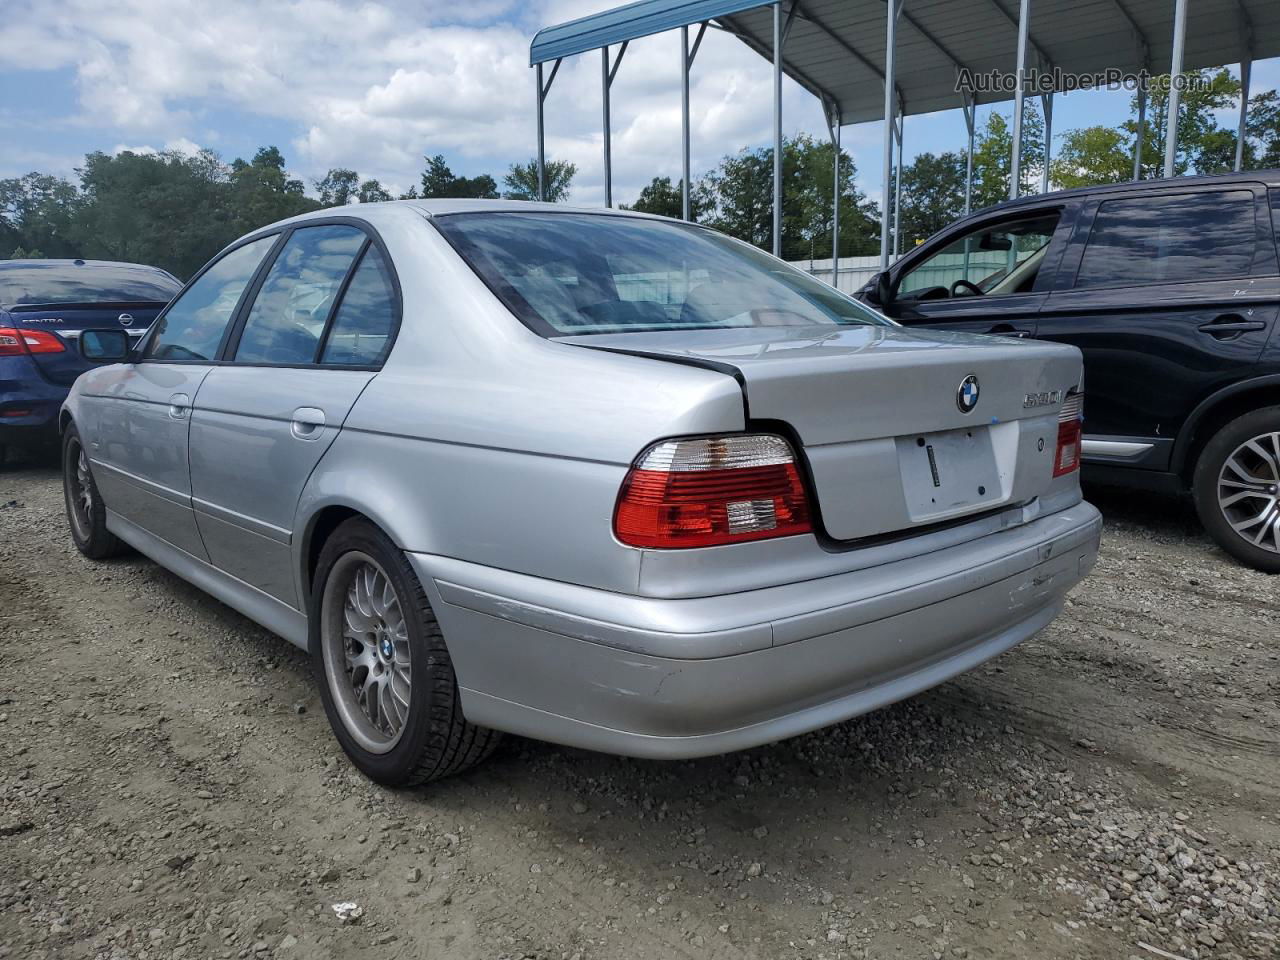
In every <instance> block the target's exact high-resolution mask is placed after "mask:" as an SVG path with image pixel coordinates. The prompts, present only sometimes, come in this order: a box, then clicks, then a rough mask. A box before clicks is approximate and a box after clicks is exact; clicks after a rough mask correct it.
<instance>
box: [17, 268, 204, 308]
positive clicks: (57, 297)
mask: <svg viewBox="0 0 1280 960" xmlns="http://www.w3.org/2000/svg"><path fill="white" fill-rule="evenodd" d="M179 289H180V284H179V283H178V281H177V280H175V279H173V277H171V276H169V275H168V274H167V273H165V272H164V271H163V270H158V269H157V268H155V267H144V266H142V265H140V264H133V263H102V264H97V263H83V264H77V263H59V262H56V261H46V262H41V261H38V260H36V261H31V262H25V263H16V262H9V263H0V306H5V307H20V306H24V305H27V304H37V303H39V304H46V303H49V304H52V303H139V302H143V301H155V302H159V303H168V302H169V301H170V300H172V299H173V295H174V294H175V293H177V292H178V290H179Z"/></svg>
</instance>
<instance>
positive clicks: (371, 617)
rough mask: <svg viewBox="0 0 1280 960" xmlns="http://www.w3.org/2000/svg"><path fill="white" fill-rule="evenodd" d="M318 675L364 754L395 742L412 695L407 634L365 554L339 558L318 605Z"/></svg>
mask: <svg viewBox="0 0 1280 960" xmlns="http://www.w3.org/2000/svg"><path fill="white" fill-rule="evenodd" d="M321 643H322V644H323V654H324V665H325V674H326V676H327V678H328V682H329V689H330V692H331V693H332V694H333V700H334V703H335V704H336V705H337V708H338V713H339V714H340V715H341V717H342V721H343V726H345V727H346V729H347V731H348V732H349V733H350V734H351V735H352V736H353V737H354V738H355V739H356V741H357V742H358V743H359V744H360V745H361V746H362V747H364V748H365V749H366V750H368V751H370V752H371V753H386V752H387V751H389V750H391V749H392V748H393V747H394V746H395V745H396V744H397V743H398V742H399V740H400V737H401V735H402V734H403V733H404V727H405V722H406V721H407V719H408V716H409V701H410V697H411V695H412V671H411V665H412V653H411V651H410V647H409V633H408V626H407V624H406V623H405V618H404V612H403V609H402V607H401V604H400V598H399V596H398V595H397V594H396V590H395V587H394V586H393V585H392V583H391V580H390V579H389V578H388V577H387V574H386V571H384V570H383V569H382V567H381V566H379V565H378V563H377V562H376V561H375V560H374V559H373V558H372V557H370V556H368V555H367V554H364V553H361V552H359V551H352V552H350V553H347V554H345V555H344V556H343V557H342V558H341V559H340V560H339V561H338V562H337V563H336V564H334V566H333V569H332V570H331V571H330V574H329V578H328V580H327V581H326V583H325V588H324V596H323V599H322V620H321Z"/></svg>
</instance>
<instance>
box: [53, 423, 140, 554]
mask: <svg viewBox="0 0 1280 960" xmlns="http://www.w3.org/2000/svg"><path fill="white" fill-rule="evenodd" d="M62 492H63V496H64V499H65V500H66V504H67V524H68V525H69V526H70V527H71V539H72V541H73V542H74V543H75V545H76V549H77V550H79V551H80V552H81V553H83V554H84V555H85V556H86V557H88V558H89V559H91V560H105V559H107V558H108V557H114V556H116V555H117V554H121V553H123V552H124V551H125V549H126V548H125V545H124V542H123V541H121V540H120V539H119V538H118V537H117V536H116V535H115V534H114V533H112V532H111V531H110V530H108V529H107V508H106V506H105V505H104V504H103V502H102V497H101V496H100V495H99V494H98V485H97V484H96V483H94V482H93V473H92V472H91V471H90V469H89V456H88V454H86V453H85V452H84V445H83V444H82V443H81V441H80V433H79V432H78V431H77V430H76V428H75V424H70V425H69V426H68V427H67V431H66V433H64V434H63V436H62Z"/></svg>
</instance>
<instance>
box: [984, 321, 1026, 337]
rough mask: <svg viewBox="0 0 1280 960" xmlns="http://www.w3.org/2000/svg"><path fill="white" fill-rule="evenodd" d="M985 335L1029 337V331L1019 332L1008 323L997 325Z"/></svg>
mask: <svg viewBox="0 0 1280 960" xmlns="http://www.w3.org/2000/svg"><path fill="white" fill-rule="evenodd" d="M987 333H998V334H1000V336H1002V337H1029V336H1031V331H1030V330H1020V329H1019V328H1018V327H1015V326H1013V324H1010V323H997V324H996V325H995V326H994V327H992V328H991V329H990V330H988V331H987Z"/></svg>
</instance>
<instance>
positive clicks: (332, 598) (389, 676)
mask: <svg viewBox="0 0 1280 960" xmlns="http://www.w3.org/2000/svg"><path fill="white" fill-rule="evenodd" d="M311 593H312V597H311V623H312V632H311V657H312V664H313V668H314V670H315V675H316V682H317V684H318V685H319V687H320V696H321V700H322V701H323V703H324V709H325V714H326V715H327V716H328V717H329V724H330V725H331V726H332V727H333V732H334V734H335V736H337V738H338V742H339V743H340V744H341V745H342V749H343V750H344V751H346V754H347V756H349V757H350V758H351V761H352V762H353V763H354V764H355V765H356V766H357V767H358V768H359V769H360V770H361V771H362V772H363V773H364V774H365V776H367V777H369V778H370V779H371V780H375V781H377V782H378V783H381V784H384V785H386V786H389V787H408V786H414V785H417V784H421V783H426V782H428V781H431V780H438V779H440V778H442V777H447V776H451V775H452V774H455V773H459V772H461V771H463V770H465V769H467V768H468V767H470V766H473V765H475V764H477V763H479V762H480V761H481V760H483V759H485V758H486V757H487V756H488V755H489V754H490V753H492V752H493V750H494V748H496V747H497V745H498V741H499V740H500V738H501V734H500V733H498V732H497V731H494V730H487V729H485V728H483V727H477V726H475V725H474V724H471V723H468V722H467V720H466V718H465V717H463V715H462V705H461V702H460V700H459V697H458V683H457V678H456V676H455V675H454V672H453V661H452V659H451V658H450V657H449V651H448V649H447V648H446V647H445V643H444V637H443V635H442V634H441V632H440V625H439V623H438V622H437V621H436V618H435V614H434V613H432V611H431V604H430V603H429V602H428V600H427V595H426V592H425V591H424V590H423V589H422V584H421V583H420V582H419V581H418V577H417V575H416V574H415V573H414V571H413V568H412V567H411V566H410V565H409V562H408V561H407V560H406V559H405V556H404V554H403V553H402V552H401V551H400V550H399V548H397V547H396V545H395V544H394V543H392V542H391V540H390V539H389V538H388V537H387V536H386V534H384V533H383V532H382V531H381V530H379V529H378V528H377V527H375V526H374V525H373V524H371V523H369V522H368V521H367V520H363V519H352V520H348V521H346V522H345V523H343V524H342V525H341V526H339V527H338V528H337V529H336V530H335V531H334V532H333V534H332V535H331V536H330V537H329V539H328V540H326V541H325V544H324V547H323V549H322V550H321V551H320V558H319V562H318V563H317V565H316V574H315V579H314V582H313V584H312V591H311Z"/></svg>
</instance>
